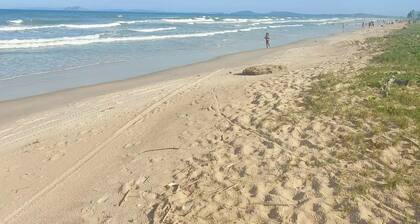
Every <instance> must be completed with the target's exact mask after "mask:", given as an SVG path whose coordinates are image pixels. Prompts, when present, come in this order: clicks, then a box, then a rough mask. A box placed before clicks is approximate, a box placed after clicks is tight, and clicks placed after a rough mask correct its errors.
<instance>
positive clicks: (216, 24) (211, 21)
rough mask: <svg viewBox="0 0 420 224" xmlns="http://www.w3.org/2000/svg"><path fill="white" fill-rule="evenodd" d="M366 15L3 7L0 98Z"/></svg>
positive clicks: (145, 69) (163, 65)
mask: <svg viewBox="0 0 420 224" xmlns="http://www.w3.org/2000/svg"><path fill="white" fill-rule="evenodd" d="M367 20H369V19H366V18H355V17H351V18H348V17H334V16H330V17H329V16H323V17H275V16H232V15H227V14H220V15H218V14H211V15H210V14H173V13H134V12H78V11H30V10H0V101H4V100H11V99H18V98H22V97H28V96H34V95H39V94H44V93H50V92H54V91H59V90H64V89H69V88H75V87H80V86H87V85H93V84H98V83H104V82H109V81H115V80H123V79H127V78H131V77H136V76H139V75H143V74H148V73H151V72H156V71H160V70H164V69H168V68H171V67H175V66H182V65H186V64H191V63H195V62H200V61H205V60H208V59H212V58H215V57H217V56H221V55H225V54H231V53H237V52H241V51H247V50H255V49H260V48H263V47H264V46H265V45H264V44H265V43H264V35H265V33H266V32H269V33H270V35H271V38H272V46H280V45H284V44H287V43H291V42H295V41H298V40H302V39H306V38H315V37H322V36H327V35H331V34H334V33H339V32H343V24H345V26H344V29H345V31H351V30H356V29H360V28H361V23H362V21H367Z"/></svg>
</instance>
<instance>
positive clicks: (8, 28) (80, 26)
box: [0, 20, 144, 32]
mask: <svg viewBox="0 0 420 224" xmlns="http://www.w3.org/2000/svg"><path fill="white" fill-rule="evenodd" d="M141 22H144V21H142V20H138V21H137V20H134V21H117V22H112V23H103V24H58V25H46V26H3V27H0V31H4V32H6V31H9V32H13V31H25V30H39V29H51V28H67V29H99V28H111V27H118V26H121V25H124V24H128V25H129V24H135V23H141Z"/></svg>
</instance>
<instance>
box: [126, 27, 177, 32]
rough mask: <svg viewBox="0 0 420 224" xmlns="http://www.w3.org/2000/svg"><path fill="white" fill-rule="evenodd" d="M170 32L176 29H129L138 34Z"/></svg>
mask: <svg viewBox="0 0 420 224" xmlns="http://www.w3.org/2000/svg"><path fill="white" fill-rule="evenodd" d="M170 30H176V27H166V28H150V29H131V31H135V32H140V33H154V32H160V31H170Z"/></svg>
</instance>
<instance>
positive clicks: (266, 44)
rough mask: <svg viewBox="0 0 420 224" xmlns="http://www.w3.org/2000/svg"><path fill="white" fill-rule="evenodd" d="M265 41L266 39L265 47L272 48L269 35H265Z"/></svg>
mask: <svg viewBox="0 0 420 224" xmlns="http://www.w3.org/2000/svg"><path fill="white" fill-rule="evenodd" d="M264 39H265V47H266V48H271V44H270V40H271V39H270V34H269V33H266V34H265V37H264Z"/></svg>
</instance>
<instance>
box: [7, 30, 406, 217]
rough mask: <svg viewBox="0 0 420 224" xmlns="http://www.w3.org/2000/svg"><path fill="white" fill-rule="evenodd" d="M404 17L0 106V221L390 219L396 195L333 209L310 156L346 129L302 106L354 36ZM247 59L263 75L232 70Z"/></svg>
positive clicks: (323, 173)
mask: <svg viewBox="0 0 420 224" xmlns="http://www.w3.org/2000/svg"><path fill="white" fill-rule="evenodd" d="M403 26H405V25H404V24H394V25H386V26H384V27H377V28H373V29H363V30H357V31H352V32H345V33H339V34H335V35H332V36H328V37H323V38H317V39H307V40H302V41H299V42H295V43H292V44H288V45H285V46H280V47H275V48H272V49H263V50H255V51H247V52H242V53H236V54H231V55H227V56H221V57H218V58H216V59H213V60H210V61H206V62H201V63H197V64H191V65H187V66H181V67H177V68H174V69H168V70H165V71H162V72H156V73H153V74H150V75H145V76H141V77H137V78H131V79H128V80H122V81H114V82H109V83H104V84H97V85H94V86H87V87H80V88H74V89H69V90H61V91H58V92H55V93H47V94H44V95H39V96H31V97H27V98H22V99H17V100H10V101H4V102H0V160H1V161H2V163H1V164H0V180H1V185H2V187H1V188H0V220H1V221H0V222H1V223H282V222H283V223H367V221H366V220H370V221H371V222H372V223H381V221H383V220H400V219H396V218H395V217H399V218H401V216H405V215H404V214H402V213H401V211H400V210H399V209H401V210H403V209H404V208H405V209H406V210H407V212H408V213H410V214H411V213H412V211H413V208H412V207H410V206H411V205H407V204H405V201H404V200H403V199H401V200H400V204H398V203H396V204H395V207H392V208H390V207H386V206H385V207H386V208H383V207H381V206H379V205H378V204H381V202H380V201H377V199H370V200H366V201H360V203H359V204H358V207H357V209H354V210H351V211H349V212H348V213H345V212H344V213H343V209H342V208H338V207H336V206H334V204H335V202H336V199H337V197H336V194H335V191H336V190H337V189H336V187H335V185H334V183H335V182H334V180H335V179H334V178H335V177H334V175H332V174H333V173H335V171H336V170H337V169H340V167H341V166H339V165H337V166H333V165H330V166H323V167H319V166H316V165H314V164H316V163H317V162H319V163H322V162H325V161H327V158H328V157H327V156H326V155H327V154H328V153H326V152H328V150H330V149H331V147H332V146H331V145H329V142H331V141H332V140H335V139H336V138H337V134H339V133H345V132H346V131H347V130H348V127H347V126H346V125H345V124H342V123H340V122H339V121H337V120H334V119H330V118H325V117H323V116H319V117H314V116H311V115H307V114H306V115H305V107H304V106H303V104H305V97H306V95H305V94H307V93H308V91H309V90H310V89H311V86H312V85H313V84H314V83H315V82H317V80H318V79H319V77H320V76H321V75H323V74H328V73H343V75H344V74H347V73H349V72H354V71H358V70H360V69H363V68H364V67H365V66H366V65H367V64H368V62H369V60H370V59H371V58H372V57H373V56H374V55H375V54H376V53H372V51H371V50H370V49H369V48H368V47H367V44H366V42H367V40H368V39H369V38H373V37H383V36H385V35H387V34H389V33H390V32H393V31H395V30H399V29H402V27H403ZM251 66H257V67H255V68H254V71H256V73H259V72H260V71H263V72H262V74H261V75H244V74H242V71H243V70H244V69H245V68H249V67H251ZM328 155H329V154H328ZM392 155H393V154H392V152H390V157H392ZM341 168H342V167H341ZM343 169H344V168H343ZM337 178H338V177H337ZM336 181H340V180H336ZM375 200H376V201H375ZM377 210H380V212H379V213H381V214H382V217H379V216H375V214H376V213H375V211H377ZM343 214H346V215H343ZM401 220H402V218H401Z"/></svg>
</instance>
